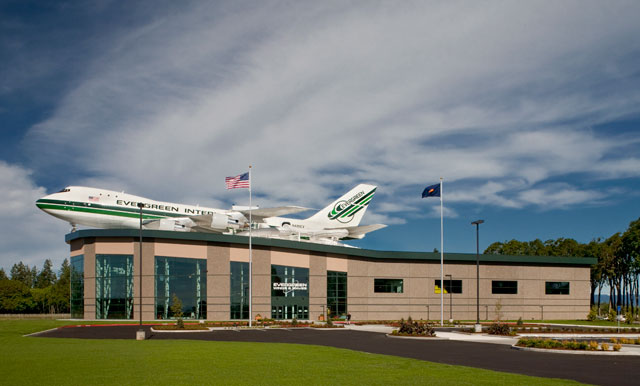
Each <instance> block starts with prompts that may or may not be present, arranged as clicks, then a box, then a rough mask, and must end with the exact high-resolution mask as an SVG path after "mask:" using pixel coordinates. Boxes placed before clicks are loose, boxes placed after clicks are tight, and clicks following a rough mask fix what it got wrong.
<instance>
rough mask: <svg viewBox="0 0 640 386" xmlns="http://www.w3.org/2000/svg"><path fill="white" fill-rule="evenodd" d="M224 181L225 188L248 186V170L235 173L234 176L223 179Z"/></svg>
mask: <svg viewBox="0 0 640 386" xmlns="http://www.w3.org/2000/svg"><path fill="white" fill-rule="evenodd" d="M224 182H225V183H226V184H227V189H237V188H249V187H250V181H249V172H246V173H244V174H240V175H237V176H235V177H227V178H225V179H224Z"/></svg>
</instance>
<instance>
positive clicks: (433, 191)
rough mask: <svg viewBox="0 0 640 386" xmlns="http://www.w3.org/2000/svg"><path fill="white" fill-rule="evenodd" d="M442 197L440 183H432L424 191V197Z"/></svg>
mask: <svg viewBox="0 0 640 386" xmlns="http://www.w3.org/2000/svg"><path fill="white" fill-rule="evenodd" d="M425 197H440V184H435V185H430V186H427V187H426V188H424V190H423V191H422V198H425Z"/></svg>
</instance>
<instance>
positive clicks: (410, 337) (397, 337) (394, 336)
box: [385, 334, 450, 341]
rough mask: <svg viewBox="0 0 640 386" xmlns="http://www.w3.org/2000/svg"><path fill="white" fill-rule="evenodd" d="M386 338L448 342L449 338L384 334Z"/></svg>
mask: <svg viewBox="0 0 640 386" xmlns="http://www.w3.org/2000/svg"><path fill="white" fill-rule="evenodd" d="M385 335H386V336H387V338H393V339H414V340H415V339H417V340H425V341H426V340H450V339H449V338H441V337H439V336H424V337H422V336H400V335H392V334H385Z"/></svg>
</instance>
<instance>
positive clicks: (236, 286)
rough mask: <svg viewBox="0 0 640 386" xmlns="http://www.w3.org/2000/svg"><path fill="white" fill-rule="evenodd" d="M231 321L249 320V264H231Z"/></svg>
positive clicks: (236, 262)
mask: <svg viewBox="0 0 640 386" xmlns="http://www.w3.org/2000/svg"><path fill="white" fill-rule="evenodd" d="M230 282H231V286H230V287H231V289H230V291H231V293H230V299H229V300H230V304H231V319H249V263H242V262H238V261H232V262H231V278H230Z"/></svg>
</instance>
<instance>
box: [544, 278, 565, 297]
mask: <svg viewBox="0 0 640 386" xmlns="http://www.w3.org/2000/svg"><path fill="white" fill-rule="evenodd" d="M544 293H545V294H546V295H569V282H568V281H547V282H545V283H544Z"/></svg>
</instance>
